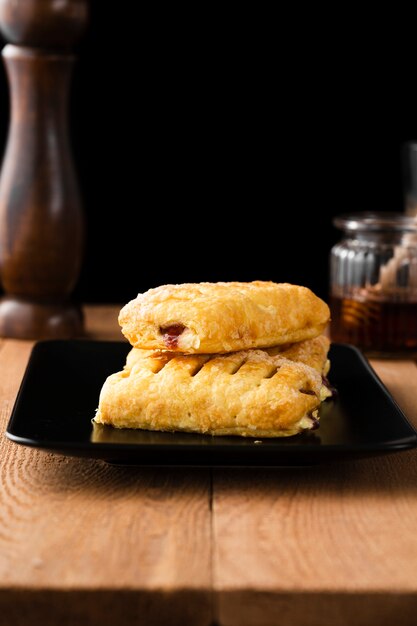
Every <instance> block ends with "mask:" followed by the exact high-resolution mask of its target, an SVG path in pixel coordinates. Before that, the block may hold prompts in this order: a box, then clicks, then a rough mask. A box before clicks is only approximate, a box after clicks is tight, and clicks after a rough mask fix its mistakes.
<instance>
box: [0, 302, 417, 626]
mask: <svg viewBox="0 0 417 626" xmlns="http://www.w3.org/2000/svg"><path fill="white" fill-rule="evenodd" d="M117 312H118V307H87V308H86V319H87V328H88V333H89V335H90V336H92V337H94V338H97V339H121V338H122V337H121V335H120V332H119V330H118V326H117ZM32 345H33V344H32V343H31V342H28V341H16V340H0V372H1V376H0V419H1V425H2V431H3V433H4V430H5V428H6V425H7V422H8V419H9V415H10V412H11V409H12V407H13V403H14V400H15V397H16V393H17V391H18V388H19V385H20V382H21V379H22V375H23V373H24V370H25V367H26V363H27V360H28V357H29V354H30V350H31V348H32ZM372 364H373V366H374V368H375V370H376V371H377V373H378V374H379V376H380V377H381V379H382V380H383V381H384V383H385V384H386V386H387V387H388V389H389V390H390V391H391V392H392V394H393V396H394V398H395V399H396V400H397V402H398V403H399V405H400V406H401V408H402V409H403V410H404V412H405V413H406V415H407V416H408V418H409V420H410V421H411V422H412V423H413V424H414V425H415V426H417V367H416V365H415V364H414V363H413V362H410V361H409V362H407V361H372ZM0 464H1V465H0V467H1V491H0V624H1V625H3V624H4V625H6V624H7V626H14V625H15V624H18V625H21V624H25V625H26V624H31V625H32V624H35V625H36V624H42V626H49V625H54V626H55V625H56V624H59V625H60V626H66V625H71V626H72V625H78V624H79V625H80V626H89V625H90V624H100V625H101V626H107V625H110V624H111V625H112V626H114V625H115V626H124V625H125V624H126V625H129V626H133V625H136V624H144V625H146V626H151V625H153V624H157V625H158V626H159V625H163V624H169V625H176V624H178V625H181V626H192V625H194V624H198V625H201V626H203V625H204V626H208V625H214V624H216V625H227V626H249V625H251V626H252V625H253V626H255V625H256V626H263V625H265V626H267V625H268V626H269V625H270V626H316V625H317V626H326V625H327V624H328V625H329V626H330V625H331V626H341V625H343V626H344V625H349V626H350V625H354V626H372V625H374V624H375V625H378V626H384V625H387V626H388V625H389V626H393V625H395V626H403V625H410V626H415V624H417V449H415V450H412V451H407V452H400V453H396V454H392V455H388V456H385V457H384V456H383V457H380V458H373V459H370V460H357V461H346V462H340V463H338V464H332V465H328V466H318V467H308V468H292V469H290V468H288V469H256V470H253V469H252V470H244V469H213V470H210V469H172V468H161V469H152V468H147V469H144V468H140V467H116V466H111V465H108V464H106V463H104V462H101V461H95V460H88V459H77V458H69V457H68V458H67V457H63V456H58V455H54V454H50V453H46V452H41V451H38V450H36V449H31V448H26V447H24V446H18V445H16V444H14V443H12V442H10V441H8V440H7V439H6V438H5V437H4V436H3V437H2V439H1V452H0Z"/></svg>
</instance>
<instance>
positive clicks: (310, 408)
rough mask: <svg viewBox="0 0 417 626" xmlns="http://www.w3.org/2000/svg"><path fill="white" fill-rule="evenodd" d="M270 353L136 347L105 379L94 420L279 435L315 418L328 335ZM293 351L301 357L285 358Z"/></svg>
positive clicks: (122, 425) (311, 424) (156, 427)
mask: <svg viewBox="0 0 417 626" xmlns="http://www.w3.org/2000/svg"><path fill="white" fill-rule="evenodd" d="M303 343H304V345H302V344H300V345H298V346H297V347H294V346H285V347H284V349H283V350H282V351H281V352H280V351H279V350H276V354H274V355H270V354H268V352H267V351H266V350H244V351H239V352H233V353H231V354H223V355H218V354H215V355H210V354H204V355H203V354H202V355H178V354H174V353H170V352H153V351H147V350H140V349H136V348H133V349H132V350H131V351H130V353H129V355H128V357H127V362H126V366H125V368H124V370H123V371H122V372H117V373H116V374H112V375H111V376H109V378H108V379H107V380H106V382H105V384H104V386H103V389H102V391H101V394H100V401H99V408H98V411H97V414H96V417H95V420H96V422H98V423H102V424H110V425H112V426H115V427H116V428H141V429H149V430H162V431H188V432H198V433H210V434H212V435H241V436H245V437H284V436H289V435H294V434H297V433H299V432H300V431H302V430H305V429H311V428H315V427H316V426H317V424H318V416H317V409H318V408H319V406H320V402H321V399H322V373H323V372H324V370H325V368H326V363H327V351H328V348H329V341H328V339H326V338H325V337H318V338H316V339H313V340H308V341H305V342H303ZM294 357H296V358H298V359H299V360H298V361H293V360H290V359H291V358H294Z"/></svg>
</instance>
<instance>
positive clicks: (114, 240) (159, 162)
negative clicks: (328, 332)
mask: <svg viewBox="0 0 417 626" xmlns="http://www.w3.org/2000/svg"><path fill="white" fill-rule="evenodd" d="M119 17H120V19H119V20H118V19H117V12H115V10H114V4H113V3H105V2H102V3H100V2H93V5H92V16H91V21H90V26H89V29H88V32H87V34H86V36H85V37H84V40H83V41H82V43H81V45H79V47H78V56H79V61H78V63H77V66H76V69H75V73H74V81H73V89H72V100H71V135H72V140H73V149H74V154H75V158H76V164H77V169H78V172H79V179H80V184H81V189H82V195H83V200H84V207H85V215H86V220H87V247H86V252H85V259H84V264H83V269H82V272H81V276H80V280H79V282H78V285H77V288H76V292H75V297H76V298H77V299H79V300H83V301H90V302H92V301H96V302H97V301H101V302H125V301H127V300H129V299H131V298H133V297H134V296H135V295H136V294H137V293H138V292H139V291H143V290H145V289H148V288H149V287H153V286H156V285H158V284H162V283H167V282H183V281H192V282H194V281H205V280H213V281H217V280H253V279H265V280H269V279H271V280H275V281H288V282H294V283H299V284H304V285H307V286H310V287H311V288H312V289H313V290H315V291H316V292H317V293H318V294H319V295H321V296H322V297H327V289H328V255H329V251H330V248H331V246H332V245H333V243H334V242H335V241H336V240H337V239H338V237H339V233H338V232H337V231H336V230H335V229H333V227H332V223H331V222H332V216H334V215H336V214H338V213H343V212H346V211H364V210H384V211H386V210H397V211H398V210H402V209H403V206H404V201H403V181H402V163H401V151H402V146H403V145H404V143H405V142H406V141H407V140H410V139H414V138H416V137H417V107H416V105H415V99H414V97H413V93H414V92H413V85H412V84H410V80H409V77H408V78H406V79H405V77H404V74H403V73H402V71H401V68H402V66H401V64H398V63H396V62H395V60H393V56H392V49H391V50H390V49H388V50H386V51H385V52H384V50H383V49H382V48H379V47H378V43H376V44H375V42H374V44H373V46H371V45H369V40H368V42H367V45H368V48H367V49H365V48H364V49H363V53H361V52H360V50H359V54H357V53H358V46H359V45H360V44H359V43H358V41H357V33H356V34H355V35H353V34H352V33H349V34H348V36H347V39H344V38H343V37H341V36H340V33H338V34H337V35H335V36H334V37H332V36H331V35H327V36H326V38H325V39H324V40H323V39H322V38H321V37H319V36H317V38H315V37H314V36H313V37H311V36H310V38H309V39H305V38H304V36H303V34H302V33H299V32H298V31H294V30H293V32H292V34H293V35H294V36H293V37H292V39H291V38H290V41H291V43H290V44H289V43H288V39H285V40H284V41H283V39H282V36H281V35H282V33H283V31H284V30H285V28H284V26H282V25H281V27H280V31H279V33H277V32H275V34H274V35H272V34H269V33H266V34H265V33H263V32H259V31H257V30H256V28H254V29H253V32H249V33H248V31H247V29H239V28H238V27H234V28H229V30H227V29H224V30H222V28H221V27H219V28H218V29H217V30H211V29H210V28H208V29H207V30H206V31H205V32H202V31H201V29H200V28H197V27H195V28H193V29H190V28H187V27H184V28H183V29H182V30H180V31H178V24H177V25H176V31H175V33H174V35H173V34H172V32H171V33H169V24H167V23H165V24H164V25H162V26H161V24H160V23H159V22H158V21H157V20H155V21H154V22H152V23H145V24H138V23H137V21H136V20H134V19H132V20H129V19H127V18H126V14H124V15H123V16H122V15H120V16H119ZM122 18H123V19H122ZM121 19H122V22H123V23H122V27H121V24H120V20H121ZM229 26H230V24H229ZM168 35H169V36H168ZM352 37H353V39H354V41H355V45H354V46H352V41H353V39H352ZM347 43H348V44H349V45H347ZM374 46H376V48H375V47H374ZM353 48H354V50H355V53H356V54H355V55H354V54H353V52H352V50H353ZM0 107H1V108H0V148H1V150H3V147H4V141H5V135H6V129H7V123H8V118H7V109H8V101H7V85H6V80H5V77H4V72H3V70H2V72H1V74H0Z"/></svg>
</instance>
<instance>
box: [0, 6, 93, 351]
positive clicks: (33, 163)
mask: <svg viewBox="0 0 417 626" xmlns="http://www.w3.org/2000/svg"><path fill="white" fill-rule="evenodd" d="M88 7H89V3H88V1H87V0H63V1H59V2H53V1H52V0H1V2H0V29H1V32H2V34H3V36H4V37H5V39H6V40H8V39H10V40H11V41H12V42H15V43H13V44H9V45H7V46H6V47H5V48H4V49H3V52H2V56H3V60H4V63H5V65H6V70H7V76H8V79H9V85H10V103H11V115H10V128H9V132H8V138H7V145H6V149H5V153H4V158H3V163H2V168H1V176H0V270H1V280H2V287H3V289H4V291H5V296H4V297H2V298H1V299H0V334H1V335H2V336H4V337H16V338H20V339H46V338H68V337H75V336H78V335H79V334H81V332H82V318H81V314H80V310H79V307H77V306H75V305H74V304H72V303H71V302H70V300H69V296H70V294H71V293H72V291H73V289H74V287H75V284H76V282H77V279H78V276H79V272H80V269H81V263H82V257H83V249H84V215H83V211H82V206H81V197H80V192H79V188H78V182H77V177H76V172H75V168H74V164H73V160H72V154H71V148H70V140H69V132H68V104H69V86H70V79H71V75H72V68H73V64H74V56H73V54H72V53H71V48H72V47H73V46H74V44H75V43H76V42H77V41H78V40H79V38H80V36H81V34H82V33H83V32H84V30H85V27H86V23H87V15H88ZM15 44H17V45H15Z"/></svg>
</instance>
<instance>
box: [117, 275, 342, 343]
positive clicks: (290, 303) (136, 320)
mask: <svg viewBox="0 0 417 626" xmlns="http://www.w3.org/2000/svg"><path fill="white" fill-rule="evenodd" d="M329 316H330V312H329V307H328V306H327V304H325V302H323V300H321V299H320V298H318V297H317V296H316V295H314V294H313V292H312V291H310V289H308V288H307V287H300V286H298V285H290V284H288V283H273V282H263V281H255V282H251V283H240V282H230V283H196V284H182V285H163V286H161V287H157V288H155V289H150V290H149V291H147V292H145V293H143V294H139V295H138V296H137V298H135V299H134V300H132V301H131V302H129V303H128V304H126V306H124V307H123V309H122V310H121V312H120V315H119V323H120V326H121V328H122V332H123V334H124V335H125V336H126V337H127V339H128V340H129V342H130V343H131V344H132V345H133V346H134V347H136V348H142V349H148V350H169V351H171V352H185V353H188V354H189V353H195V354H200V353H201V354H214V353H216V354H217V353H224V352H236V351H238V350H247V349H248V348H265V347H270V346H276V345H282V344H287V343H294V342H299V341H304V340H306V339H311V338H313V337H317V336H318V335H320V334H321V333H322V332H323V330H324V328H325V327H326V325H327V323H328V321H329Z"/></svg>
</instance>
